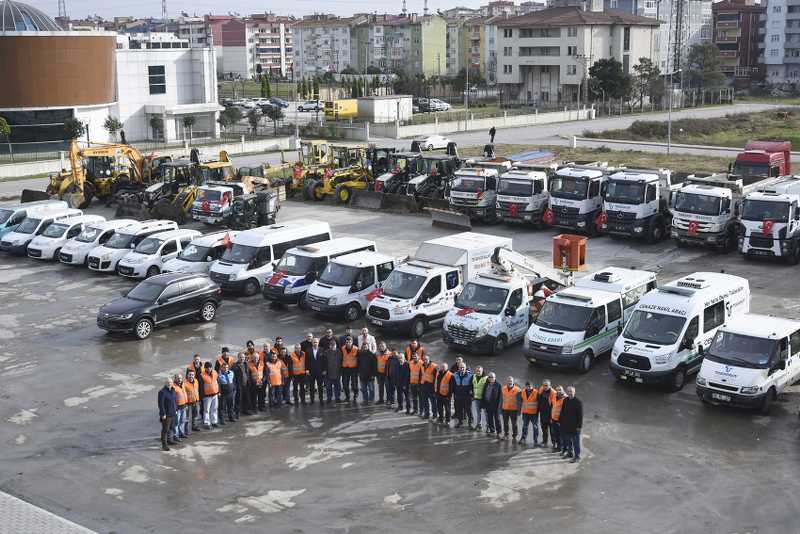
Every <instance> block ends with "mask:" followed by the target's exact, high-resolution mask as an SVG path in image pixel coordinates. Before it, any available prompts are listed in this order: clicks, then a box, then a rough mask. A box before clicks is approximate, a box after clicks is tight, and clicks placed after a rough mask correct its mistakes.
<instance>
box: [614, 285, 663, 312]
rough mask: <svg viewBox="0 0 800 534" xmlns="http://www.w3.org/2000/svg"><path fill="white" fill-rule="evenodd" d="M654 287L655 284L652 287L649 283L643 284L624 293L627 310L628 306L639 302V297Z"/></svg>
mask: <svg viewBox="0 0 800 534" xmlns="http://www.w3.org/2000/svg"><path fill="white" fill-rule="evenodd" d="M654 287H655V285H653V286H652V287H650V285H649V284H648V285H641V286H638V287H634V288H633V289H631V290H630V291H628V292H627V293H623V295H622V306H623V307H624V308H625V309H626V310H627V309H628V308H630V307H631V306H633V305H635V304H636V303H637V302H639V299H641V298H642V296H644V294H645V293H647V292H648V291H650V289H653V288H654Z"/></svg>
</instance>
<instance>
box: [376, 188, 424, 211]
mask: <svg viewBox="0 0 800 534" xmlns="http://www.w3.org/2000/svg"><path fill="white" fill-rule="evenodd" d="M383 208H384V209H386V210H390V211H394V212H398V213H417V212H418V211H419V207H418V206H417V201H416V200H414V197H412V196H409V195H406V194H405V193H387V194H386V195H384V196H383Z"/></svg>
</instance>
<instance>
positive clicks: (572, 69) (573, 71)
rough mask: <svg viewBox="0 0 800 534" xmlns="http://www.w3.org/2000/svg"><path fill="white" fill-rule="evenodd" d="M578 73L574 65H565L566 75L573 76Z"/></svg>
mask: <svg viewBox="0 0 800 534" xmlns="http://www.w3.org/2000/svg"><path fill="white" fill-rule="evenodd" d="M577 72H578V67H577V66H575V65H567V74H568V75H570V76H574V75H575V74H577Z"/></svg>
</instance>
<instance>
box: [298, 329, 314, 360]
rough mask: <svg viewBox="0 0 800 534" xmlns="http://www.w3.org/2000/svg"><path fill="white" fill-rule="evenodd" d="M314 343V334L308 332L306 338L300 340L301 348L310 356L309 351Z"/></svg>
mask: <svg viewBox="0 0 800 534" xmlns="http://www.w3.org/2000/svg"><path fill="white" fill-rule="evenodd" d="M313 344H314V334H313V333H311V332H308V333H307V334H306V338H305V339H304V340H303V341H301V342H300V350H302V351H303V352H305V353H306V356H308V351H309V350H311V345H313Z"/></svg>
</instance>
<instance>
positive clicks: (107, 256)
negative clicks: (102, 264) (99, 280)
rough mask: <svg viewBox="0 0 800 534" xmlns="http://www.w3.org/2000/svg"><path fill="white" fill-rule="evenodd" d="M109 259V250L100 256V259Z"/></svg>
mask: <svg viewBox="0 0 800 534" xmlns="http://www.w3.org/2000/svg"><path fill="white" fill-rule="evenodd" d="M109 260H111V253H110V252H106V253H105V254H103V255H102V256H100V261H109Z"/></svg>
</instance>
